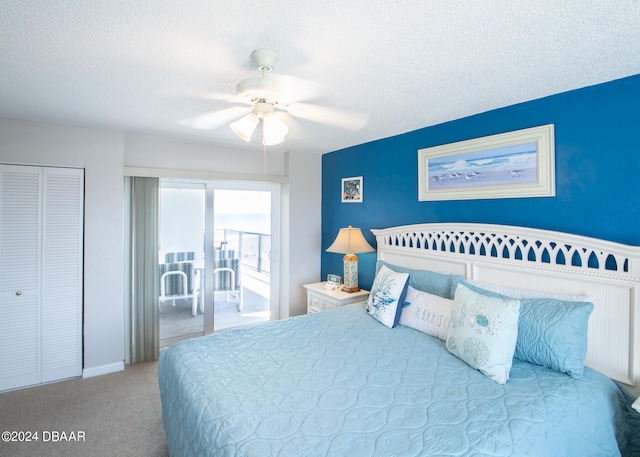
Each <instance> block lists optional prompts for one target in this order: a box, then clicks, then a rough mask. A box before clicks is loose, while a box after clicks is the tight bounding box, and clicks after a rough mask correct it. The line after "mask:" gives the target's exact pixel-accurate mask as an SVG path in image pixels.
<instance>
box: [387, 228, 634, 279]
mask: <svg viewBox="0 0 640 457" xmlns="http://www.w3.org/2000/svg"><path fill="white" fill-rule="evenodd" d="M424 227H428V229H427V230H426V231H425V230H424ZM403 228H404V229H405V230H402V231H399V230H394V231H393V233H389V234H386V235H384V236H383V237H382V241H383V244H384V245H386V246H396V247H406V248H409V249H424V250H428V251H434V252H442V253H449V254H461V255H462V254H467V255H469V256H478V257H485V258H493V259H496V260H513V261H523V262H529V263H532V264H539V265H540V266H544V265H547V266H550V267H577V268H578V269H580V270H581V271H584V268H588V269H591V270H594V271H600V272H608V273H618V274H622V275H629V274H630V257H629V249H634V250H638V249H640V248H637V247H635V246H625V245H621V244H618V243H613V242H609V241H605V240H597V239H594V238H587V237H583V236H578V235H570V234H566V233H560V232H552V231H547V230H536V229H528V228H524V227H510V226H503V225H486V224H485V225H475V224H457V225H452V224H425V225H408V226H404V227H403ZM398 229H400V227H398ZM379 232H382V231H380V230H375V231H374V233H376V234H377V233H379ZM561 239H562V241H559V240H561ZM594 242H597V244H598V246H596V245H594ZM378 246H380V238H379V239H378ZM636 255H638V252H636Z"/></svg>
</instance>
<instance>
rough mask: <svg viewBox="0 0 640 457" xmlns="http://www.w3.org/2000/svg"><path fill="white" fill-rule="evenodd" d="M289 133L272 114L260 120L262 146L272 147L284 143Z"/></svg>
mask: <svg viewBox="0 0 640 457" xmlns="http://www.w3.org/2000/svg"><path fill="white" fill-rule="evenodd" d="M287 133H289V127H287V124H285V123H284V122H283V121H282V120H281V119H280V118H279V117H278V116H276V115H275V114H273V113H269V114H266V115H265V116H264V117H263V118H262V144H264V145H265V146H273V145H276V144H280V143H282V142H283V141H284V139H285V137H286V136H287Z"/></svg>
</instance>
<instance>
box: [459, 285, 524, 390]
mask: <svg viewBox="0 0 640 457" xmlns="http://www.w3.org/2000/svg"><path fill="white" fill-rule="evenodd" d="M519 311H520V301H519V300H515V299H508V300H504V299H502V298H498V297H489V296H487V295H482V294H479V293H477V292H474V291H472V290H471V289H469V288H468V287H466V286H465V285H463V284H458V287H457V288H456V293H455V298H454V305H453V308H452V310H451V325H450V327H449V336H448V337H447V349H448V350H449V352H451V353H452V354H453V355H455V356H456V357H458V358H459V359H461V360H463V361H464V362H466V363H467V364H468V365H469V366H471V367H473V368H475V369H477V370H480V371H481V372H482V373H483V374H484V375H485V376H486V377H487V378H489V379H492V380H494V381H495V382H497V383H498V384H504V383H506V382H507V380H508V379H509V371H510V370H511V364H512V362H513V353H514V351H515V347H516V339H517V338H518V315H519Z"/></svg>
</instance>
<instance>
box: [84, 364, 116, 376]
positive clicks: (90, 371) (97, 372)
mask: <svg viewBox="0 0 640 457" xmlns="http://www.w3.org/2000/svg"><path fill="white" fill-rule="evenodd" d="M123 370H124V362H116V363H110V364H109V365H101V366H99V367H93V368H85V369H84V370H82V377H83V378H92V377H94V376H101V375H103V374H109V373H115V372H117V371H123Z"/></svg>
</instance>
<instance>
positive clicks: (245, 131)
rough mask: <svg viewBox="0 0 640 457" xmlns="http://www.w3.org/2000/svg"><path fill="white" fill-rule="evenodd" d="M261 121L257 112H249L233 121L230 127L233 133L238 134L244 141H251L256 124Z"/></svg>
mask: <svg viewBox="0 0 640 457" xmlns="http://www.w3.org/2000/svg"><path fill="white" fill-rule="evenodd" d="M259 122H260V119H259V118H258V116H257V115H256V114H255V113H250V114H247V115H246V116H244V117H241V118H240V119H238V120H237V121H235V122H233V123H232V124H231V125H230V127H231V130H233V133H235V134H236V135H238V136H239V137H240V138H241V139H243V140H244V141H251V135H253V131H254V130H255V129H256V126H257V125H258V123H259Z"/></svg>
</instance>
